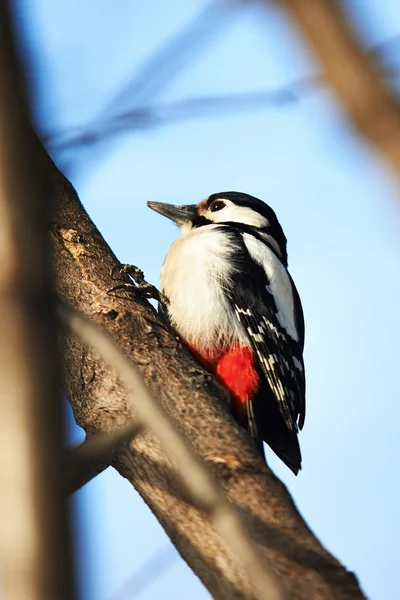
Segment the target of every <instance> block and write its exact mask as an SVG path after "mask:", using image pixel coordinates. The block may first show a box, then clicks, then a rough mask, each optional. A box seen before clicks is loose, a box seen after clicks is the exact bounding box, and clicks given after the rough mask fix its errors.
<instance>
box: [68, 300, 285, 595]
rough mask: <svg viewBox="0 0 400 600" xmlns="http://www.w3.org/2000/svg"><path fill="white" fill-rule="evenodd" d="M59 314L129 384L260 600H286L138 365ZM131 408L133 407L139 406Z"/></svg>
mask: <svg viewBox="0 0 400 600" xmlns="http://www.w3.org/2000/svg"><path fill="white" fill-rule="evenodd" d="M59 314H60V317H61V319H62V322H63V323H64V324H65V325H66V326H67V327H68V328H69V329H70V330H71V331H72V332H73V333H74V334H75V335H76V336H78V337H79V338H80V339H81V340H82V341H83V342H85V343H87V344H88V345H90V346H91V347H92V348H94V349H95V350H97V351H98V352H99V353H100V356H101V357H102V358H103V359H104V360H106V361H107V364H109V365H110V366H111V367H113V368H114V369H115V371H116V372H117V373H118V375H119V376H120V377H121V379H122V380H123V381H124V382H125V385H126V387H127V388H128V390H129V391H130V392H131V394H132V397H133V398H134V399H135V407H136V412H137V417H136V419H137V421H138V422H139V423H141V424H142V425H143V426H144V427H146V428H147V429H149V430H150V431H151V432H152V433H154V435H156V436H157V439H158V440H160V441H161V445H162V447H163V449H164V450H166V452H167V453H168V455H169V457H170V458H171V459H172V460H173V463H174V465H175V468H177V470H178V473H179V478H180V481H181V485H182V487H183V489H186V491H187V492H188V493H189V495H190V497H191V499H192V500H193V501H194V502H195V504H196V505H197V506H199V507H200V508H201V509H202V510H203V511H205V513H206V514H207V515H208V516H209V518H210V520H211V522H212V524H213V526H214V529H215V530H216V531H217V533H218V534H219V535H220V537H221V538H222V539H223V540H224V542H225V543H226V545H227V546H228V548H230V550H231V551H232V552H233V554H234V555H235V556H236V557H237V559H238V561H239V566H241V567H242V568H244V569H245V571H246V572H247V575H248V578H249V580H250V582H251V584H252V587H253V594H254V596H255V598H258V599H259V600H283V595H282V591H281V590H280V586H279V584H278V581H277V579H276V577H275V575H274V574H273V573H272V572H271V571H270V569H269V567H268V566H267V565H266V564H265V563H264V564H263V563H262V562H261V560H260V559H259V557H258V553H257V550H256V548H255V545H254V543H253V540H252V538H251V537H250V536H249V535H248V534H247V532H246V529H245V527H244V525H243V523H242V520H241V519H240V517H239V515H238V513H237V511H236V510H235V509H233V508H232V506H231V505H230V503H229V502H228V501H227V499H226V497H225V495H224V494H223V493H222V491H221V490H220V487H219V486H218V484H217V483H216V481H214V480H213V479H212V477H211V476H210V474H209V472H208V471H207V469H206V468H205V466H204V464H203V463H202V462H201V461H199V460H198V458H197V457H196V455H195V453H194V452H193V449H192V447H191V446H190V445H189V444H188V442H187V441H186V440H185V438H184V437H183V436H182V434H181V433H180V432H179V431H178V430H177V429H176V427H175V425H174V423H173V421H172V419H171V418H170V417H169V416H168V414H167V413H166V412H165V411H164V410H163V408H162V407H161V406H160V405H159V404H158V403H157V401H156V400H155V399H154V398H153V397H152V396H151V395H150V393H149V391H148V390H147V388H146V385H145V383H144V382H143V380H142V378H141V376H140V374H139V373H138V371H137V370H136V369H135V367H134V366H133V364H132V362H131V361H130V360H129V359H128V358H127V357H126V356H124V354H123V353H122V352H121V351H120V350H119V349H118V348H117V346H116V345H115V344H114V343H113V342H112V340H111V339H109V338H108V337H107V336H106V335H105V333H103V332H102V331H100V330H99V329H97V328H96V327H95V326H94V325H93V324H92V323H91V322H90V321H88V320H87V319H85V318H84V317H83V316H82V315H80V314H79V313H77V312H76V311H72V310H71V309H69V308H67V307H65V306H61V307H60V309H59ZM131 405H132V409H133V402H131Z"/></svg>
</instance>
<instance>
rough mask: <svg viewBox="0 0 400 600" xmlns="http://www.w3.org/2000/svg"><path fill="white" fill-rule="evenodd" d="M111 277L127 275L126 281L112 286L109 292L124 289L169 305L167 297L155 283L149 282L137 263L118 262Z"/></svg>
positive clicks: (112, 270)
mask: <svg viewBox="0 0 400 600" xmlns="http://www.w3.org/2000/svg"><path fill="white" fill-rule="evenodd" d="M111 277H112V279H118V278H122V277H125V280H126V281H124V282H123V283H120V284H118V285H115V286H114V287H112V288H111V289H110V290H108V292H107V293H108V294H115V293H116V292H119V291H123V292H127V293H128V294H131V295H132V296H136V297H139V298H145V299H146V300H150V299H153V300H157V301H158V302H160V303H161V304H164V306H167V305H168V299H167V297H166V296H164V294H163V293H162V292H160V291H159V290H158V289H157V288H156V286H155V285H153V284H152V283H148V282H147V281H146V280H145V278H144V273H143V271H142V270H141V269H139V268H138V267H135V265H126V264H121V263H117V264H116V265H114V266H113V268H112V269H111Z"/></svg>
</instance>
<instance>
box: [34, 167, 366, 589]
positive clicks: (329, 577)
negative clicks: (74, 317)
mask: <svg viewBox="0 0 400 600" xmlns="http://www.w3.org/2000/svg"><path fill="white" fill-rule="evenodd" d="M44 161H45V162H46V164H47V168H48V174H49V180H48V183H49V188H48V194H49V195H51V196H52V198H53V202H54V213H53V223H52V227H51V237H52V240H53V252H54V260H55V264H56V272H57V281H56V286H57V288H58V292H59V293H60V295H61V296H62V297H63V298H64V299H65V300H66V301H67V302H68V303H70V304H72V305H73V306H74V307H75V308H76V309H78V310H79V311H81V312H82V313H84V314H85V315H86V316H88V317H89V318H90V319H91V320H93V321H94V322H95V323H97V324H98V325H100V326H101V327H102V328H103V329H105V330H107V331H108V332H109V334H110V335H111V336H112V338H113V339H114V341H115V342H116V343H117V345H118V346H119V347H120V348H121V349H122V350H123V352H124V353H125V354H126V355H128V356H131V357H132V360H133V362H134V363H135V364H136V365H137V367H138V368H139V370H140V372H141V373H142V376H143V378H144V381H145V383H146V384H147V386H148V387H149V389H150V390H151V392H152V394H153V395H154V396H155V397H157V398H158V399H159V400H160V401H161V403H162V405H163V406H164V408H165V409H166V410H167V412H169V413H170V414H171V415H173V417H174V419H175V420H176V424H177V426H178V428H179V429H181V430H182V432H183V433H184V434H185V435H186V437H188V438H189V439H190V440H191V442H192V443H193V446H194V448H195V449H196V451H197V452H198V453H199V455H200V456H201V457H202V458H203V459H204V460H205V461H207V463H208V466H209V469H210V471H211V472H212V473H213V474H214V476H215V477H216V478H217V479H218V480H219V482H220V484H221V485H222V487H223V488H224V490H225V492H226V494H227V496H228V498H229V500H230V501H231V502H232V503H233V504H234V505H236V506H237V507H238V508H239V509H240V512H241V516H242V518H243V519H244V521H245V524H246V527H247V529H248V532H249V534H250V535H251V536H252V538H253V540H254V541H255V542H256V543H257V545H258V550H259V553H260V556H261V557H265V559H266V562H267V563H268V564H271V565H272V566H273V568H274V571H275V573H276V574H277V576H278V578H279V579H280V582H281V584H282V585H283V587H284V588H285V589H286V590H287V593H288V596H289V597H292V598H300V599H304V600H309V598H312V597H318V598H321V599H326V600H327V599H329V600H332V599H344V598H354V599H355V598H363V595H362V593H361V591H360V589H359V587H358V585H357V581H356V579H355V577H354V576H353V575H352V574H351V573H348V572H346V570H345V569H344V568H343V567H342V566H341V565H340V564H339V563H338V562H337V561H336V560H335V559H334V558H333V557H332V556H331V555H330V554H329V553H328V552H327V551H326V550H325V549H324V548H323V547H322V546H321V544H320V543H319V541H318V540H317V539H316V538H315V537H314V535H313V534H312V533H311V531H310V530H309V528H308V527H307V525H306V524H305V523H304V521H303V519H302V518H301V516H300V515H299V513H298V512H297V510H296V508H295V506H294V504H293V501H292V499H291V498H290V495H289V494H288V492H287V490H286V488H285V487H284V486H283V485H282V483H281V482H280V481H279V480H278V479H277V478H276V477H275V476H274V474H273V473H272V472H271V471H270V470H269V469H268V467H267V466H266V465H265V464H263V462H262V461H261V459H260V458H259V456H258V453H257V451H256V450H255V448H254V447H253V444H252V442H251V440H250V438H249V437H248V436H247V434H246V433H245V432H244V431H243V430H242V429H241V428H240V427H239V426H238V425H237V424H236V423H235V421H234V420H233V418H232V417H231V415H230V411H229V407H228V406H227V402H226V396H225V394H224V391H223V390H222V389H221V388H220V387H219V386H218V385H217V383H216V382H215V381H214V380H213V378H212V377H211V376H210V375H209V374H207V373H206V372H204V371H203V369H202V368H201V367H200V366H199V365H198V364H197V363H196V362H195V361H194V359H193V358H192V356H191V355H190V354H189V352H188V351H187V350H186V349H185V348H184V347H183V346H182V345H181V344H180V343H179V340H177V338H176V336H175V335H174V334H173V333H172V332H171V331H170V330H169V328H168V327H167V326H166V325H165V323H163V322H162V321H161V320H160V318H159V317H158V315H157V314H156V312H155V310H154V309H153V308H152V307H151V305H150V304H148V302H146V301H129V300H126V299H122V298H117V297H112V296H109V295H108V294H107V290H108V289H110V288H111V287H112V286H113V285H115V281H113V280H112V279H111V277H110V271H111V268H112V267H113V266H114V265H115V263H116V262H118V261H117V259H116V257H115V256H114V254H113V253H112V252H111V250H110V248H109V247H108V246H107V244H106V243H105V241H104V240H103V238H102V237H101V235H100V233H99V232H98V230H97V229H96V228H95V226H94V225H93V223H92V222H91V220H90V219H89V217H88V215H87V214H86V213H85V211H84V209H83V207H82V205H81V204H80V203H79V200H78V198H77V196H76V193H75V191H74V190H73V188H72V186H71V185H70V184H69V183H68V182H67V181H66V180H65V178H63V176H62V175H61V174H60V173H59V172H57V170H56V168H55V167H54V165H52V163H50V161H49V160H48V159H46V158H45V157H44ZM138 226H139V225H138ZM134 230H135V224H134V223H133V224H132V233H133V234H134ZM132 262H135V263H136V264H140V263H141V259H140V257H138V256H136V257H135V256H134V257H132ZM63 348H64V363H65V364H64V367H65V369H64V370H65V386H66V392H67V396H68V398H69V400H70V402H71V404H72V406H73V409H74V414H75V417H76V419H77V422H78V424H79V425H81V426H82V427H83V428H84V429H85V430H86V431H87V432H88V433H89V434H92V433H99V432H107V431H111V430H112V429H115V428H116V427H122V426H124V425H126V424H127V423H128V422H131V421H132V418H135V414H132V410H131V408H130V401H129V397H128V395H127V393H126V392H125V390H124V389H123V388H122V386H121V384H120V382H119V380H118V377H117V375H116V374H115V372H114V371H112V370H111V369H110V368H109V367H108V366H107V365H106V364H105V363H104V362H103V361H102V360H101V359H100V358H99V356H98V354H97V353H96V352H95V351H93V350H91V349H89V348H87V347H85V346H82V345H81V344H80V343H79V342H78V341H77V340H76V339H74V338H71V337H65V338H64V340H63ZM114 466H115V467H116V468H117V469H118V471H119V472H120V473H121V474H122V475H123V476H125V477H127V478H128V479H129V481H131V482H132V484H133V485H134V486H135V488H136V489H137V490H138V491H139V493H140V494H141V495H142V497H143V498H144V500H145V501H146V502H147V504H148V505H149V506H150V508H151V509H152V511H153V512H154V514H155V515H156V516H157V518H158V519H159V521H160V523H161V525H162V526H163V527H164V528H165V530H166V532H167V533H168V535H169V536H170V538H171V540H172V541H173V543H174V544H175V545H176V547H177V548H178V550H179V552H180V553H181V554H182V556H183V558H184V559H185V560H186V561H187V562H188V563H189V565H190V566H191V567H192V569H193V570H194V571H195V573H196V574H197V575H198V576H199V577H200V579H201V580H202V581H203V582H204V584H205V585H206V587H207V588H208V589H209V590H210V592H211V594H212V595H213V597H214V598H216V599H220V600H226V598H232V599H247V600H249V599H250V598H253V597H254V596H253V595H252V592H251V587H250V584H249V581H248V579H247V576H246V573H245V572H244V571H243V570H242V569H238V568H237V564H236V560H235V558H234V557H233V556H232V554H231V553H229V552H228V551H227V550H226V548H225V547H224V545H223V544H222V543H221V541H220V539H219V537H218V536H217V535H216V534H215V532H214V531H213V528H212V526H211V523H210V521H209V518H208V516H207V514H206V513H205V511H203V510H201V509H200V508H198V507H196V506H195V505H193V503H191V502H190V501H189V500H188V498H187V496H186V495H184V494H182V491H181V486H180V485H179V484H178V482H177V480H176V476H175V472H174V469H173V467H172V465H171V463H170V461H169V459H168V458H167V457H166V456H165V454H164V452H163V451H162V449H161V448H160V444H159V442H158V440H157V439H155V438H154V437H153V436H152V435H151V434H150V433H148V432H146V433H142V434H140V435H138V436H137V437H136V438H135V439H134V440H133V442H132V443H131V444H130V445H129V448H125V449H122V450H121V451H120V452H119V454H118V457H117V459H116V460H115V461H114Z"/></svg>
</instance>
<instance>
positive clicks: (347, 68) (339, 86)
mask: <svg viewBox="0 0 400 600" xmlns="http://www.w3.org/2000/svg"><path fill="white" fill-rule="evenodd" d="M268 1H269V0H268ZM275 2H276V3H277V4H280V5H281V6H283V7H284V8H286V9H287V11H288V12H289V13H290V15H291V16H292V17H293V19H294V21H295V23H296V24H297V25H298V27H299V29H300V31H301V32H302V33H303V35H304V37H305V38H306V40H307V41H308V43H309V44H310V46H311V48H312V50H313V51H314V54H315V56H316V57H317V59H318V60H319V62H320V65H321V68H322V71H323V75H324V77H325V79H326V81H327V82H328V83H329V84H330V86H331V87H332V90H333V92H334V93H335V94H336V96H337V98H338V100H339V102H340V106H341V107H342V109H343V110H344V112H345V114H346V115H347V117H348V119H349V121H350V123H351V124H352V125H353V127H354V128H355V129H356V130H357V131H358V132H359V133H360V134H361V135H362V136H363V137H364V138H365V139H366V140H367V141H368V142H369V143H371V144H372V145H373V146H374V147H375V149H376V150H377V151H378V152H379V153H380V154H381V155H382V156H383V158H385V159H386V160H387V161H388V163H389V165H390V166H391V167H392V169H393V171H394V173H395V174H396V176H397V178H400V106H399V103H398V101H397V99H396V97H395V95H394V93H393V92H392V90H391V89H390V88H389V86H388V84H387V82H386V81H385V80H384V78H383V76H382V71H381V70H380V69H379V68H378V65H377V64H376V62H374V61H372V60H370V59H369V58H368V55H367V51H366V50H365V48H363V47H362V45H361V43H360V41H359V40H358V39H357V36H356V34H355V32H354V31H353V29H352V27H351V25H350V24H349V21H348V19H347V18H346V16H345V15H344V12H343V10H342V8H341V6H340V4H341V3H340V2H334V1H333V0H303V1H301V2H299V0H275Z"/></svg>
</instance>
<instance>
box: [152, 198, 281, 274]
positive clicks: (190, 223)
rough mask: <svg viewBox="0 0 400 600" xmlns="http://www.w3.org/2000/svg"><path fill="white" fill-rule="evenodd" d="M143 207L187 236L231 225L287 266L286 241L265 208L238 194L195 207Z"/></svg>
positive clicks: (269, 211) (266, 205)
mask: <svg viewBox="0 0 400 600" xmlns="http://www.w3.org/2000/svg"><path fill="white" fill-rule="evenodd" d="M147 206H149V207H150V208H152V209H153V210H155V211H156V212H158V213H160V214H161V215H163V216H164V217H168V219H171V220H172V221H174V222H175V223H176V224H177V225H179V227H180V228H181V230H182V233H187V232H189V231H190V230H192V229H194V228H199V227H204V226H207V225H215V224H220V225H224V224H231V225H234V226H236V227H239V228H240V225H242V226H243V228H244V229H247V230H248V229H254V230H255V231H257V232H258V233H259V235H261V236H263V237H264V238H265V240H266V242H267V243H269V244H270V245H271V246H272V248H273V249H274V250H275V251H276V252H277V254H279V255H280V257H281V259H282V262H283V263H284V264H287V250H286V237H285V234H284V233H283V229H282V227H281V225H280V223H279V221H278V219H277V217H276V215H275V212H274V211H273V210H272V208H271V207H270V206H268V204H266V203H265V202H263V201H262V200H259V199H258V198H254V196H250V195H249V194H244V193H242V192H219V193H217V194H212V195H211V196H209V197H208V198H206V199H205V200H202V201H201V202H200V203H199V204H187V205H184V206H175V205H173V204H166V203H163V202H148V203H147Z"/></svg>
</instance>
